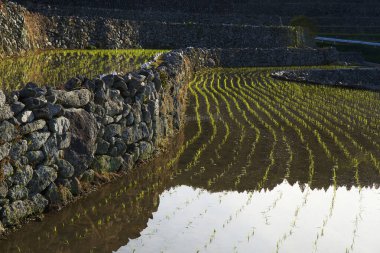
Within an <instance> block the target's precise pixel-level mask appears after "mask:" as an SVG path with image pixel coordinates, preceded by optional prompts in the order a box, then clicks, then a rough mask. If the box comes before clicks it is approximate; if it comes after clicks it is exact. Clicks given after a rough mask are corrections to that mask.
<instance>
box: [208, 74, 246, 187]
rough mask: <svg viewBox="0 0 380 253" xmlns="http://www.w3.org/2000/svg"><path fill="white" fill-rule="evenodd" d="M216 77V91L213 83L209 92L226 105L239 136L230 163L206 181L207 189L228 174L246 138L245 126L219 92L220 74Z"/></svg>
mask: <svg viewBox="0 0 380 253" xmlns="http://www.w3.org/2000/svg"><path fill="white" fill-rule="evenodd" d="M217 75H218V80H217V89H218V90H216V89H215V87H214V85H215V83H211V85H210V89H211V92H212V93H214V94H215V95H217V96H218V97H220V98H221V99H222V100H223V102H224V104H225V105H226V109H227V112H228V116H229V118H230V119H231V120H232V121H233V122H234V123H235V124H236V126H237V127H238V128H239V130H240V131H239V132H240V135H239V138H238V141H237V142H236V145H234V148H233V150H232V153H233V154H234V155H233V158H232V161H231V162H230V163H228V164H227V166H226V167H224V169H223V171H222V172H221V173H219V174H217V175H215V176H214V177H213V178H210V179H209V180H208V182H207V185H208V187H211V186H212V185H214V184H215V183H216V182H217V181H219V180H221V179H222V178H224V177H225V176H226V175H227V174H228V172H229V171H230V170H231V168H232V167H233V165H234V163H236V162H237V160H238V157H239V153H240V151H241V149H242V148H243V147H242V144H243V141H244V139H245V136H246V130H245V126H244V125H243V124H242V123H241V122H240V121H239V120H238V119H237V118H236V117H235V116H234V113H232V110H231V105H230V103H229V101H228V100H227V98H226V97H225V96H224V95H223V94H222V92H221V90H222V88H221V78H222V77H221V73H220V72H219V71H218V72H217Z"/></svg>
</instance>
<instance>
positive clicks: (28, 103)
mask: <svg viewBox="0 0 380 253" xmlns="http://www.w3.org/2000/svg"><path fill="white" fill-rule="evenodd" d="M21 102H23V103H24V104H25V108H26V109H28V110H34V109H38V108H41V107H44V106H45V105H46V103H47V100H46V98H44V97H39V98H33V97H30V98H26V99H23V100H21Z"/></svg>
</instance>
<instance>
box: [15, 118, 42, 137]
mask: <svg viewBox="0 0 380 253" xmlns="http://www.w3.org/2000/svg"><path fill="white" fill-rule="evenodd" d="M45 126H46V121H45V120H43V119H39V120H36V121H34V122H32V123H29V124H26V125H24V126H22V127H21V129H20V132H21V134H23V135H26V134H30V133H32V132H35V131H38V130H41V129H43V128H44V127H45Z"/></svg>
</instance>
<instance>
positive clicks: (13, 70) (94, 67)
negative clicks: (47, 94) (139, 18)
mask: <svg viewBox="0 0 380 253" xmlns="http://www.w3.org/2000/svg"><path fill="white" fill-rule="evenodd" d="M160 52H163V50H148V49H127V50H54V51H44V52H41V53H36V54H31V55H28V56H25V57H18V58H9V59H5V60H2V61H1V62H0V88H1V89H3V90H14V89H19V88H20V87H22V86H23V85H24V84H25V83H27V82H35V83H37V84H39V85H53V86H61V85H62V84H64V83H65V82H66V81H67V80H69V79H70V78H72V77H75V76H78V75H82V76H86V77H87V78H94V77H96V76H98V75H101V74H108V73H113V72H116V73H126V72H128V71H131V70H134V69H136V68H138V67H140V66H141V64H143V63H145V62H147V61H148V60H150V59H151V58H152V57H153V56H155V55H156V54H157V53H160Z"/></svg>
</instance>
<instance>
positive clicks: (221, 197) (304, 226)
mask: <svg viewBox="0 0 380 253" xmlns="http://www.w3.org/2000/svg"><path fill="white" fill-rule="evenodd" d="M272 70H273V69H268V68H260V69H257V68H249V69H214V70H206V71H203V72H199V73H198V75H197V76H196V78H195V80H194V81H193V82H192V83H191V84H190V88H189V106H188V111H187V120H186V127H185V128H184V130H183V131H182V132H180V133H179V134H178V135H177V137H176V138H174V140H173V142H172V143H171V144H172V145H173V146H172V147H171V148H169V152H168V153H166V154H164V155H162V156H161V158H160V159H156V160H154V161H153V162H152V163H149V164H144V165H143V166H140V167H139V168H136V169H135V170H134V171H132V173H131V174H130V175H129V176H128V177H125V178H121V179H120V180H118V181H116V182H114V183H112V184H110V185H107V186H106V187H104V188H102V190H101V191H99V192H96V193H94V194H92V195H90V196H89V197H87V198H85V199H83V200H81V201H78V202H77V203H75V204H73V205H70V206H69V207H67V208H65V209H64V210H63V211H62V212H59V213H55V214H54V213H53V214H48V215H47V217H46V219H45V220H43V221H42V222H40V223H36V222H34V223H30V224H27V225H26V226H24V227H23V228H22V229H20V230H19V231H17V232H15V233H13V234H11V235H10V237H9V238H8V240H5V241H1V242H0V252H17V251H20V252H49V251H51V250H54V252H122V253H124V252H368V253H372V252H373V253H375V252H378V249H379V247H380V242H379V240H378V236H377V235H378V233H377V228H378V227H379V225H380V216H379V214H380V190H379V187H378V185H379V182H380V174H379V173H380V134H379V133H380V117H379V116H380V94H379V93H375V92H370V91H361V90H348V89H341V88H330V87H324V86H313V85H306V84H300V83H292V82H284V81H280V80H275V79H272V78H270V77H269V73H270V71H272Z"/></svg>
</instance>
